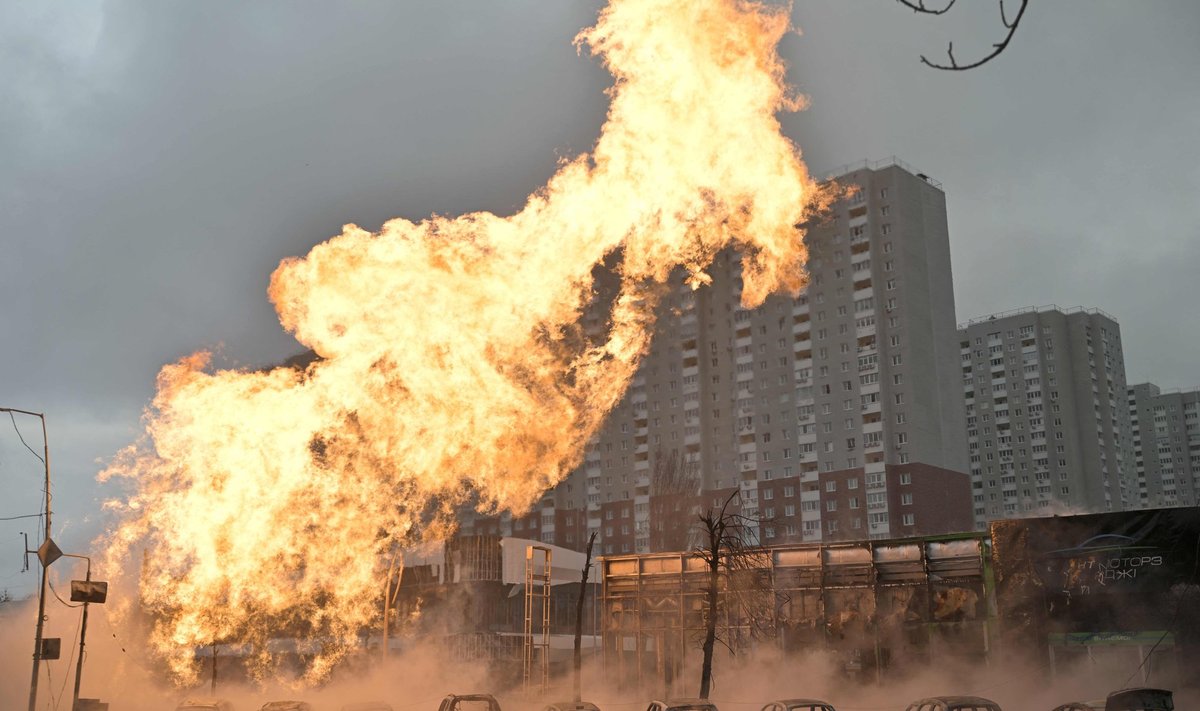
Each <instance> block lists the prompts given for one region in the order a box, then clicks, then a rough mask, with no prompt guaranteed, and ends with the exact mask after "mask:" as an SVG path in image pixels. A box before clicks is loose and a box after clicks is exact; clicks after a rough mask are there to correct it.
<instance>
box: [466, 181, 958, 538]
mask: <svg viewBox="0 0 1200 711" xmlns="http://www.w3.org/2000/svg"><path fill="white" fill-rule="evenodd" d="M836 180H837V181H838V182H839V183H840V184H843V185H854V186H857V187H858V188H859V190H858V191H857V193H855V194H854V195H853V196H852V197H849V198H847V199H846V200H844V201H843V202H842V203H841V204H839V205H837V206H836V209H835V211H834V213H833V216H832V219H831V220H829V221H827V222H826V223H824V224H821V225H818V226H815V227H813V228H811V229H810V230H809V232H808V234H807V237H806V242H807V244H808V246H809V249H810V260H809V265H808V267H809V270H810V276H811V282H810V284H809V287H808V288H807V290H806V291H805V293H803V294H801V295H800V296H799V298H796V299H793V298H791V297H788V296H777V297H773V298H771V299H769V300H768V301H767V302H766V303H764V304H763V305H762V306H761V307H759V308H756V309H753V310H745V309H743V308H741V306H740V298H741V287H742V281H741V276H740V274H741V266H740V262H739V259H738V257H737V255H735V254H733V253H729V252H727V253H723V254H721V255H720V256H719V257H718V259H717V260H716V263H715V264H713V265H712V267H711V269H710V270H709V273H710V275H711V276H712V283H711V284H710V285H709V286H706V287H703V288H701V289H699V290H695V291H693V290H692V289H691V288H690V287H688V286H686V285H684V284H683V283H682V280H681V279H680V280H679V281H677V282H676V283H675V284H673V285H672V290H671V293H670V295H669V297H668V298H667V300H666V303H665V304H664V305H663V307H662V311H661V314H660V319H659V322H658V326H657V329H656V334H655V339H654V343H653V346H652V348H651V352H650V353H649V355H648V356H647V357H646V359H645V362H644V363H643V365H642V367H641V369H640V371H639V373H638V375H637V377H636V379H635V380H634V382H633V385H632V387H631V389H630V391H629V393H628V394H627V395H626V397H625V399H624V401H623V402H622V403H621V404H620V406H619V407H617V408H616V409H615V410H614V412H613V413H612V415H611V416H610V418H609V420H608V423H607V424H606V426H605V428H604V429H603V431H602V432H601V433H600V434H599V435H598V436H597V437H596V438H595V439H594V440H593V442H592V443H591V444H590V446H589V449H588V451H587V454H586V459H585V461H584V463H583V465H582V466H580V467H579V468H578V470H576V471H575V472H573V473H572V474H571V475H570V476H569V477H568V479H567V480H566V481H564V482H563V483H562V484H560V485H559V486H558V487H557V488H556V489H555V490H553V491H550V492H547V494H546V496H545V497H544V498H543V500H542V502H541V504H540V506H539V507H538V508H537V509H536V510H535V511H534V512H533V513H532V514H531V515H529V516H526V517H523V518H518V519H512V520H510V519H507V518H499V519H494V520H483V519H481V520H479V521H477V522H476V523H475V525H474V526H473V527H470V528H468V530H474V531H475V532H481V533H482V532H496V533H504V534H508V535H515V536H523V537H526V538H537V539H540V540H543V541H546V542H551V543H555V544H557V545H561V546H566V547H571V548H580V547H581V546H582V545H583V543H584V542H585V541H586V538H587V534H588V533H589V532H591V531H595V532H598V533H599V542H600V551H601V552H602V553H605V554H615V553H631V552H647V551H653V550H680V549H683V548H687V547H689V544H690V543H691V541H690V540H689V537H688V530H689V529H690V528H691V524H692V523H693V522H694V521H695V519H696V516H695V512H696V511H697V510H702V509H707V508H708V507H710V506H713V505H717V506H719V505H720V504H721V503H722V502H724V501H725V499H727V498H729V497H730V496H731V495H732V494H733V493H734V492H739V493H740V496H738V497H735V500H734V506H736V507H737V508H738V510H740V511H741V512H742V513H743V514H746V515H747V516H751V517H755V518H757V519H761V520H762V524H761V525H760V527H759V529H758V535H759V538H760V540H761V541H762V542H763V543H764V544H777V543H787V542H802V541H830V540H849V539H865V538H884V537H891V536H904V535H918V534H932V533H943V532H949V531H962V530H969V529H970V528H971V526H972V519H971V504H970V480H969V478H968V476H967V475H966V471H967V447H966V434H965V431H964V429H963V427H962V422H963V420H964V417H965V414H964V410H963V396H962V388H961V381H960V377H959V370H958V368H959V365H958V358H959V354H958V338H957V332H956V328H957V326H956V321H955V314H954V291H953V284H952V279H951V268H950V246H949V238H948V232H947V222H946V199H945V194H944V193H943V192H942V190H941V187H940V186H939V185H938V184H937V183H936V182H934V181H932V180H930V179H928V178H927V177H925V176H923V175H920V174H917V173H915V171H913V170H911V169H909V168H907V167H906V166H904V165H903V164H901V163H899V162H897V161H895V160H892V161H888V162H886V163H882V164H876V165H863V166H862V167H860V168H858V169H855V170H852V171H850V172H846V173H845V174H843V175H840V176H838V177H837V178H836ZM585 326H587V327H589V328H600V327H602V323H600V318H599V317H598V316H592V315H589V316H588V317H586V318H585Z"/></svg>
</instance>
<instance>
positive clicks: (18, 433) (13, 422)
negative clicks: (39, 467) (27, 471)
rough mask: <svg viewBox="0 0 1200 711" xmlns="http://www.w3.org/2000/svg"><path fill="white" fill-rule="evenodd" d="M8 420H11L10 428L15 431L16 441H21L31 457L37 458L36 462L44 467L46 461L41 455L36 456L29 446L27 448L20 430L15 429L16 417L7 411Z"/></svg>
mask: <svg viewBox="0 0 1200 711" xmlns="http://www.w3.org/2000/svg"><path fill="white" fill-rule="evenodd" d="M8 419H10V420H12V426H13V429H14V430H16V432H17V439H19V440H21V444H23V445H25V449H28V450H29V452H30V453H31V454H32V455H33V456H35V457H37V458H38V461H39V462H41V463H42V464H43V465H44V464H45V463H46V460H45V459H43V458H42V455H40V454H38V453H37V452H36V451H34V449H33V447H30V446H29V443H27V442H26V441H25V437H24V436H23V435H22V434H21V428H20V427H17V416H16V415H14V414H13V413H12V411H9V413H8Z"/></svg>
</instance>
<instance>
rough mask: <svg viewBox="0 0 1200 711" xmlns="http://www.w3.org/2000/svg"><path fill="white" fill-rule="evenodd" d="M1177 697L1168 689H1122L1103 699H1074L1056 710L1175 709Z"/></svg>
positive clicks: (1156, 710)
mask: <svg viewBox="0 0 1200 711" xmlns="http://www.w3.org/2000/svg"><path fill="white" fill-rule="evenodd" d="M1174 709H1175V698H1174V695H1173V694H1172V693H1171V692H1170V691H1168V690H1167V689H1149V688H1137V689H1121V690H1120V691H1114V692H1112V693H1111V694H1109V695H1108V698H1106V699H1104V700H1103V701H1072V702H1071V703H1069V704H1063V705H1062V706H1059V707H1057V708H1055V709H1054V711H1174Z"/></svg>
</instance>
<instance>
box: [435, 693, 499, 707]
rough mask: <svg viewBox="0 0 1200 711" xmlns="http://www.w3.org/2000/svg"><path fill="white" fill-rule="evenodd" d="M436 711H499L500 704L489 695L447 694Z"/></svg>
mask: <svg viewBox="0 0 1200 711" xmlns="http://www.w3.org/2000/svg"><path fill="white" fill-rule="evenodd" d="M438 711H500V702H499V701H496V697H495V696H492V695H491V694H448V695H447V696H446V698H444V699H442V703H441V705H440V706H438Z"/></svg>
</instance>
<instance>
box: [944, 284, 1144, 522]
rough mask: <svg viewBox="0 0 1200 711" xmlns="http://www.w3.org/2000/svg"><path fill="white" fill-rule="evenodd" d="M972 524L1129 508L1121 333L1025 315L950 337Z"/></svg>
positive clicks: (1042, 312) (1074, 316)
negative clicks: (957, 371)
mask: <svg viewBox="0 0 1200 711" xmlns="http://www.w3.org/2000/svg"><path fill="white" fill-rule="evenodd" d="M959 346H960V358H961V374H962V382H963V388H964V393H965V397H966V407H967V413H966V414H967V417H966V426H967V431H966V433H967V442H968V446H969V449H970V472H971V482H972V487H973V496H974V511H975V522H976V525H977V526H978V527H980V528H982V527H983V526H984V525H985V524H986V522H987V521H989V520H992V519H999V518H1015V517H1027V516H1030V515H1035V516H1036V515H1039V514H1048V513H1054V512H1064V513H1065V512H1073V513H1085V512H1101V511H1120V510H1125V509H1128V508H1131V507H1136V506H1137V486H1136V475H1135V470H1134V464H1133V432H1132V426H1131V423H1130V418H1129V408H1128V405H1127V403H1126V400H1125V399H1126V394H1125V393H1126V385H1125V361H1124V356H1123V355H1122V349H1121V330H1120V327H1119V326H1118V325H1117V322H1116V321H1115V320H1114V319H1113V318H1112V317H1111V316H1109V315H1107V314H1105V313H1103V312H1102V311H1099V310H1097V309H1080V308H1076V309H1068V310H1062V309H1059V308H1057V307H1046V308H1042V309H1037V308H1030V309H1021V310H1017V311H1010V312H1007V313H1002V314H995V315H992V316H985V317H983V318H978V319H975V320H973V321H970V322H969V323H967V324H965V325H963V326H961V327H960V329H959Z"/></svg>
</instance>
